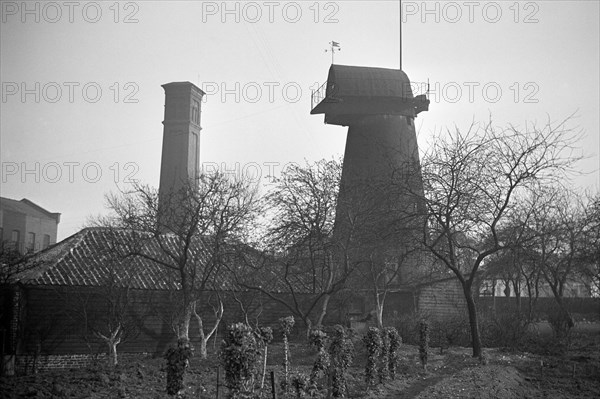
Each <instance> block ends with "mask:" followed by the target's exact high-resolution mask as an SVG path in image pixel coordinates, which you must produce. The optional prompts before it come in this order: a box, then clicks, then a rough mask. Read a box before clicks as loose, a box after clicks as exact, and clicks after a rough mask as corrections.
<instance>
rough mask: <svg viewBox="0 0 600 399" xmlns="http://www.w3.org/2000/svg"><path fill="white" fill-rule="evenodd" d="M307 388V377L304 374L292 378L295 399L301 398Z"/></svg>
mask: <svg viewBox="0 0 600 399" xmlns="http://www.w3.org/2000/svg"><path fill="white" fill-rule="evenodd" d="M307 387H308V377H307V376H306V375H305V374H302V373H298V374H296V375H294V377H293V378H292V388H294V391H295V392H296V397H298V398H301V397H302V396H304V392H305V391H306V389H307Z"/></svg>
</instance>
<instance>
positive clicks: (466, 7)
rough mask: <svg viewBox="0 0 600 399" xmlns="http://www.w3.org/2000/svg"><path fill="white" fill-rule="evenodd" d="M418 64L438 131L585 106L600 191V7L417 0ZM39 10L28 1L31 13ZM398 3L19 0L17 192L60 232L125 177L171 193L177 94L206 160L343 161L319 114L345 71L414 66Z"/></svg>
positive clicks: (429, 128)
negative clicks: (54, 218) (333, 80)
mask: <svg viewBox="0 0 600 399" xmlns="http://www.w3.org/2000/svg"><path fill="white" fill-rule="evenodd" d="M402 4H403V10H404V22H403V26H402V34H403V70H404V71H405V72H406V73H407V74H408V76H409V78H410V79H411V80H412V81H414V82H427V81H429V83H430V90H431V91H430V100H431V106H430V110H429V111H428V112H424V113H422V114H420V115H419V117H418V118H417V120H416V126H417V128H418V139H419V145H420V147H421V151H424V150H426V148H427V145H428V143H429V140H430V137H431V134H432V133H433V132H435V131H439V130H440V129H444V128H445V127H452V126H454V125H457V126H458V127H467V126H468V125H469V124H470V123H471V121H473V120H475V121H483V122H485V121H486V120H488V118H489V117H490V115H491V117H492V119H493V123H494V124H495V125H498V126H503V125H506V124H508V123H512V124H514V125H517V126H520V127H524V126H525V125H526V123H534V122H535V123H537V124H538V125H543V124H545V123H546V122H547V121H548V118H550V119H551V120H552V121H557V120H560V119H563V118H565V117H567V116H569V115H570V114H572V113H576V117H575V119H574V120H572V122H571V126H573V127H574V128H578V129H581V130H582V133H583V137H582V140H581V143H580V151H582V152H583V153H584V154H585V155H587V156H589V158H588V159H587V160H586V161H585V162H582V163H581V164H580V167H581V170H582V171H584V172H587V174H586V175H583V176H580V177H578V178H577V179H576V184H577V185H578V186H581V187H590V188H592V189H593V190H598V187H599V171H598V170H599V158H598V154H599V153H600V148H599V147H600V145H599V139H598V135H599V134H598V133H599V127H600V122H599V114H600V111H599V109H600V104H599V93H600V84H599V74H598V71H599V70H600V65H599V64H600V62H599V52H600V50H599V49H600V45H599V38H600V32H599V20H600V13H599V2H598V1H529V2H527V1H519V2H515V1H500V2H487V1H483V2H477V1H473V2H462V1H459V2H433V1H430V2H422V1H415V2H413V1H403V3H402ZM24 5H25V6H24ZM398 31H399V3H398V1H382V2H375V1H334V2H314V1H306V2H304V1H301V2H286V1H283V2H279V1H273V2H252V3H249V4H247V3H244V2H228V3H226V4H225V5H224V3H223V2H221V1H219V2H207V1H204V2H202V1H197V2H196V1H194V2H192V1H181V2H173V1H169V2H167V1H138V2H119V3H116V2H114V1H107V2H97V3H96V2H77V1H75V2H51V3H46V2H26V3H22V2H20V1H18V2H10V1H2V21H1V32H0V33H1V35H0V36H1V43H0V44H1V49H0V51H1V54H0V55H1V57H0V58H1V65H0V66H1V80H2V102H1V104H0V105H1V118H0V120H1V126H0V127H1V152H0V155H1V161H2V182H1V184H2V186H1V187H2V190H1V195H2V196H4V197H9V198H13V199H21V198H25V197H26V198H28V199H30V200H32V201H34V202H36V203H38V204H40V205H41V206H43V207H45V208H46V209H48V210H50V211H52V212H61V213H62V220H61V223H60V225H59V229H58V231H59V239H62V238H65V237H67V236H69V235H71V234H73V233H75V232H76V231H78V230H79V229H80V228H81V227H82V226H83V224H84V223H85V221H86V218H87V216H88V215H94V214H99V213H102V212H104V211H105V210H104V194H105V193H107V192H110V191H114V190H116V189H117V186H119V187H124V186H126V183H127V179H128V178H133V179H138V180H140V181H142V182H144V183H147V184H150V185H152V186H157V185H158V180H159V172H160V156H161V144H162V132H163V130H162V124H161V122H162V120H163V106H164V91H163V89H162V88H161V85H162V84H164V83H168V82H172V81H190V82H193V83H195V84H196V85H198V86H199V87H201V88H203V89H204V90H205V91H206V92H207V96H206V102H204V103H203V104H202V123H201V124H202V127H203V130H202V135H201V154H200V156H201V163H203V164H204V166H205V167H207V168H214V167H215V166H219V167H220V168H228V169H230V170H232V171H237V172H238V173H244V172H246V173H251V174H253V175H256V173H257V171H258V173H260V174H261V175H262V177H265V176H267V175H268V174H269V173H272V174H275V175H277V174H278V173H279V172H280V170H281V168H283V167H284V165H285V164H286V163H288V162H303V160H304V159H307V160H309V161H313V160H318V159H321V158H328V159H331V158H332V157H336V158H337V157H340V156H341V155H342V154H343V150H344V143H345V132H346V128H343V127H338V126H332V125H324V124H323V116H322V115H312V116H311V115H310V114H309V112H310V107H311V103H310V93H311V89H314V88H316V87H318V85H320V84H321V83H323V82H324V81H325V80H326V78H327V72H328V68H329V66H330V64H331V53H330V52H325V51H324V50H325V49H326V48H328V46H329V45H328V43H329V42H330V41H332V40H334V41H336V42H339V43H340V46H341V51H340V52H338V53H336V54H335V63H336V64H347V65H358V66H376V67H385V68H398V64H399V34H398Z"/></svg>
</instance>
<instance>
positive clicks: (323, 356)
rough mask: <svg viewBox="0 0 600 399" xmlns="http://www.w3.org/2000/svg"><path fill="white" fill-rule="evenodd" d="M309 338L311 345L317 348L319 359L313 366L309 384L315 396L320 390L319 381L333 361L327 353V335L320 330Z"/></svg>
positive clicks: (314, 331) (315, 331) (312, 333)
mask: <svg viewBox="0 0 600 399" xmlns="http://www.w3.org/2000/svg"><path fill="white" fill-rule="evenodd" d="M308 338H309V342H310V344H312V345H314V346H315V347H316V348H317V359H316V360H315V363H314V365H313V368H312V371H311V373H310V379H309V383H308V387H309V391H310V392H311V394H314V393H315V392H316V391H317V389H318V387H317V380H318V379H319V378H320V377H322V376H323V375H324V374H325V373H326V372H327V370H328V369H329V366H330V365H331V361H330V358H329V353H327V351H326V350H325V344H326V342H327V334H326V333H325V332H323V331H321V330H319V329H316V330H312V331H311V332H310V335H309V337H308Z"/></svg>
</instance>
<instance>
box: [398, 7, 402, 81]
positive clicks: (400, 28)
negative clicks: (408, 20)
mask: <svg viewBox="0 0 600 399" xmlns="http://www.w3.org/2000/svg"><path fill="white" fill-rule="evenodd" d="M398 8H400V21H399V25H400V26H399V29H398V35H399V37H400V60H399V61H400V70H402V0H398Z"/></svg>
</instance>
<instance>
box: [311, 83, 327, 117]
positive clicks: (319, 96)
mask: <svg viewBox="0 0 600 399" xmlns="http://www.w3.org/2000/svg"><path fill="white" fill-rule="evenodd" d="M326 92H327V82H325V83H323V84H322V85H321V86H320V87H319V88H318V89H317V90H313V91H312V93H311V95H310V110H311V111H312V110H313V109H314V108H315V107H316V106H317V104H319V103H320V102H321V101H323V100H324V99H325V94H326Z"/></svg>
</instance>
